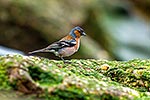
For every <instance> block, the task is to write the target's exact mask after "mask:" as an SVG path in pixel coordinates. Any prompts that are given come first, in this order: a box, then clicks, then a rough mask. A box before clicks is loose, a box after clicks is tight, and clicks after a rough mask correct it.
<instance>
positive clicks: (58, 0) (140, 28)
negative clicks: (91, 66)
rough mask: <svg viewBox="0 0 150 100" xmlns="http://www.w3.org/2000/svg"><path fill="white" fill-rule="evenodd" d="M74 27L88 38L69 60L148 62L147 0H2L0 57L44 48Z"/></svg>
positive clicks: (149, 20)
mask: <svg viewBox="0 0 150 100" xmlns="http://www.w3.org/2000/svg"><path fill="white" fill-rule="evenodd" d="M74 26H81V27H82V28H83V29H84V30H85V32H86V34H87V36H86V37H83V38H82V39H81V47H80V49H79V52H77V53H76V54H74V55H73V56H71V57H69V58H67V59H71V58H95V59H109V60H110V59H111V60H112V59H117V60H129V59H133V58H143V59H147V58H150V0H0V55H5V54H7V53H21V54H27V53H28V52H29V51H32V50H36V49H40V48H43V47H46V46H48V45H49V44H51V43H52V42H54V41H57V40H59V39H60V38H62V37H63V36H65V35H67V34H68V33H69V32H70V30H71V29H72V28H73V27H74ZM5 47H7V48H5ZM16 50H19V51H16ZM20 51H21V52H20ZM37 55H38V56H44V57H48V58H49V59H59V58H58V57H55V56H54V54H49V53H39V54H37Z"/></svg>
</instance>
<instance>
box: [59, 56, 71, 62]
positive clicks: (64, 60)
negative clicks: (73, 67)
mask: <svg viewBox="0 0 150 100" xmlns="http://www.w3.org/2000/svg"><path fill="white" fill-rule="evenodd" d="M60 58H61V60H62V61H63V62H64V63H71V62H69V61H67V60H64V58H63V57H60Z"/></svg>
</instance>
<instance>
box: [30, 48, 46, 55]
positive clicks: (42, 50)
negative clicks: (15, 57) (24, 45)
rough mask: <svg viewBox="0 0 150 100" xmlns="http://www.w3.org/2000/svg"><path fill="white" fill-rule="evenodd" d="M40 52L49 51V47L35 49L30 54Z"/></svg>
mask: <svg viewBox="0 0 150 100" xmlns="http://www.w3.org/2000/svg"><path fill="white" fill-rule="evenodd" d="M39 52H48V51H47V49H45V48H44V49H39V50H35V51H31V52H29V53H28V54H34V53H39Z"/></svg>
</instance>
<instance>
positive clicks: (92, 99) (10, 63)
mask: <svg viewBox="0 0 150 100" xmlns="http://www.w3.org/2000/svg"><path fill="white" fill-rule="evenodd" d="M70 62H71V63H63V62H62V61H56V60H49V59H46V58H40V57H34V56H22V55H7V56H0V96H1V97H2V98H3V99H6V98H7V99H10V98H11V100H13V99H14V100H27V98H28V99H29V98H30V99H31V100H34V99H35V98H36V99H37V100H45V99H47V100H68V99H69V100H79V99H83V100H110V99H111V100H126V99H131V100H134V99H139V100H141V99H143V100H145V99H147V100H148V99H150V60H140V59H134V60H130V61H126V62H123V61H107V60H94V59H87V60H83V59H73V60H70ZM12 91H13V92H12ZM27 94H28V95H27ZM4 95H6V96H4ZM20 98H21V99H20Z"/></svg>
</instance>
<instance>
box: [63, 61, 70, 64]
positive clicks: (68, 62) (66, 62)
mask: <svg viewBox="0 0 150 100" xmlns="http://www.w3.org/2000/svg"><path fill="white" fill-rule="evenodd" d="M63 62H64V63H65V64H71V63H72V62H71V61H69V60H64V61H63Z"/></svg>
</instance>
